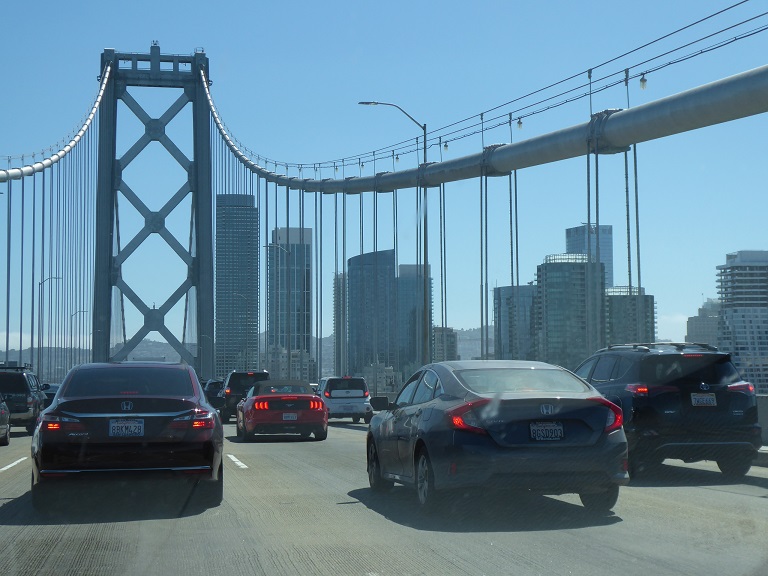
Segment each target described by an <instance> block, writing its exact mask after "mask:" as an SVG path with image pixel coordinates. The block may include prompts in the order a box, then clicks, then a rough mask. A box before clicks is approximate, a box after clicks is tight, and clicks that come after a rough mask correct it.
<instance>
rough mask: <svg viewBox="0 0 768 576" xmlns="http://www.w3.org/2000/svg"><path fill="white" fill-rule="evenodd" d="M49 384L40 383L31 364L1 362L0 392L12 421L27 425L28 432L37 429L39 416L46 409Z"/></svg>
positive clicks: (12, 422) (15, 424)
mask: <svg viewBox="0 0 768 576" xmlns="http://www.w3.org/2000/svg"><path fill="white" fill-rule="evenodd" d="M47 388H48V384H40V381H39V380H38V379H37V376H35V374H33V373H32V371H31V370H30V366H29V365H28V364H25V365H23V366H17V365H13V364H7V363H2V362H0V394H2V395H3V397H4V398H5V403H6V404H7V405H8V411H9V412H10V413H11V420H10V423H11V424H12V425H14V426H25V427H26V429H27V432H28V433H29V434H32V433H33V432H34V431H35V423H36V422H37V416H38V414H40V412H42V411H43V410H44V409H45V400H46V396H45V392H44V391H45V390H46V389H47Z"/></svg>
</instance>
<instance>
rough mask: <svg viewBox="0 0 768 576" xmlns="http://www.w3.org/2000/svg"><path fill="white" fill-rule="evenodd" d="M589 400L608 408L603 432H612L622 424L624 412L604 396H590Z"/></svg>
mask: <svg viewBox="0 0 768 576" xmlns="http://www.w3.org/2000/svg"><path fill="white" fill-rule="evenodd" d="M590 400H592V401H593V402H597V403H598V404H602V405H603V406H606V407H607V408H608V418H607V419H606V421H605V432H613V431H614V430H618V429H619V428H621V427H622V425H623V424H624V413H623V412H622V411H621V408H619V407H618V406H616V404H614V403H613V402H611V401H610V400H607V399H605V398H590Z"/></svg>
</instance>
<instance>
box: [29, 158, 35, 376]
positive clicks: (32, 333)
mask: <svg viewBox="0 0 768 576" xmlns="http://www.w3.org/2000/svg"><path fill="white" fill-rule="evenodd" d="M35 161H36V158H35V156H34V155H33V156H32V162H33V163H34V162H35ZM36 256H37V172H35V173H34V174H32V261H31V262H30V274H31V280H30V282H29V303H30V312H31V316H30V321H29V363H30V365H31V364H34V361H35V273H36V270H35V266H36V264H37V261H36V260H37V259H36Z"/></svg>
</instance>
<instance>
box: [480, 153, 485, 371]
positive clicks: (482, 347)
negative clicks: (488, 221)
mask: <svg viewBox="0 0 768 576" xmlns="http://www.w3.org/2000/svg"><path fill="white" fill-rule="evenodd" d="M484 176H485V166H483V168H482V169H481V174H480V230H479V232H480V234H479V236H480V358H485V329H484V326H483V266H484V264H485V258H484V254H483V198H484V196H483V179H484Z"/></svg>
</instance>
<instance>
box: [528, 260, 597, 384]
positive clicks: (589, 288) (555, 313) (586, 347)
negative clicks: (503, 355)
mask: <svg viewBox="0 0 768 576" xmlns="http://www.w3.org/2000/svg"><path fill="white" fill-rule="evenodd" d="M603 278H604V272H603V266H602V264H600V263H597V262H589V260H588V257H587V255H586V254H553V255H550V256H547V257H546V258H545V260H544V263H543V264H540V265H539V266H538V267H537V269H536V284H537V287H538V290H537V292H536V326H535V333H536V357H537V359H538V360H541V361H544V362H549V363H551V364H557V365H559V366H562V367H564V368H568V369H569V370H574V369H575V368H576V367H577V366H578V365H579V363H580V362H581V361H582V360H584V359H585V358H586V357H587V356H589V355H590V354H592V353H593V352H594V351H595V350H598V349H599V348H602V347H604V346H605V307H604V303H605V288H604V286H603Z"/></svg>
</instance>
